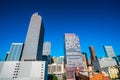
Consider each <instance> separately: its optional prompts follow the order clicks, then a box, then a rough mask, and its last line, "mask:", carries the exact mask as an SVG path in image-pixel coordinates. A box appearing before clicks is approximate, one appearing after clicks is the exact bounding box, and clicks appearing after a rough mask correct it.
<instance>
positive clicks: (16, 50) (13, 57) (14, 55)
mask: <svg viewBox="0 0 120 80" xmlns="http://www.w3.org/2000/svg"><path fill="white" fill-rule="evenodd" d="M22 50H23V43H12V44H11V48H10V51H9V52H8V53H7V55H6V61H19V60H21V56H22Z"/></svg>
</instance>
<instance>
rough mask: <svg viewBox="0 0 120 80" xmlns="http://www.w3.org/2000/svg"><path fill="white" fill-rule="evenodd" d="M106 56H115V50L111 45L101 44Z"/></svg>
mask: <svg viewBox="0 0 120 80" xmlns="http://www.w3.org/2000/svg"><path fill="white" fill-rule="evenodd" d="M103 47H104V50H105V53H106V56H107V57H111V58H112V57H115V52H114V50H113V48H112V46H103Z"/></svg>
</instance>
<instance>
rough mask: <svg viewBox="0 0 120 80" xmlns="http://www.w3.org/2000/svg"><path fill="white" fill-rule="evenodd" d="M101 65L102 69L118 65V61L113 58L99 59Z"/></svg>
mask: <svg viewBox="0 0 120 80" xmlns="http://www.w3.org/2000/svg"><path fill="white" fill-rule="evenodd" d="M99 63H100V68H105V67H110V66H115V65H117V63H116V60H115V59H113V58H101V59H99Z"/></svg>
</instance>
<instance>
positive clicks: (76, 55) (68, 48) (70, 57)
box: [64, 33, 84, 79]
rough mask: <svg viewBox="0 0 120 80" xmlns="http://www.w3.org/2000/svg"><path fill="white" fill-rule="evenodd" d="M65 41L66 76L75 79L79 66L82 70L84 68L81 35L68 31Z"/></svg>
mask: <svg viewBox="0 0 120 80" xmlns="http://www.w3.org/2000/svg"><path fill="white" fill-rule="evenodd" d="M64 42H65V63H66V65H65V67H66V77H67V79H74V73H75V71H77V67H79V68H80V69H81V70H83V69H84V67H83V61H82V60H83V59H82V53H81V50H80V41H79V37H78V36H77V35H76V34H71V33H66V34H65V39H64Z"/></svg>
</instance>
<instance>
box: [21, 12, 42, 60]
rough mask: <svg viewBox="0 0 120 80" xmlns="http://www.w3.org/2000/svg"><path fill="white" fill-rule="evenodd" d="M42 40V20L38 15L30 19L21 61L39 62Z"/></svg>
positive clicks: (35, 14)
mask: <svg viewBox="0 0 120 80" xmlns="http://www.w3.org/2000/svg"><path fill="white" fill-rule="evenodd" d="M43 39H44V26H43V23H42V18H41V16H40V15H38V13H34V14H33V15H32V17H31V20H30V24H29V28H28V32H27V36H26V40H25V45H24V49H23V54H22V61H35V60H41V58H42V50H43Z"/></svg>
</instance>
